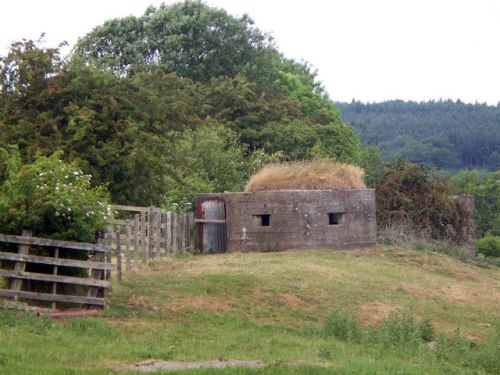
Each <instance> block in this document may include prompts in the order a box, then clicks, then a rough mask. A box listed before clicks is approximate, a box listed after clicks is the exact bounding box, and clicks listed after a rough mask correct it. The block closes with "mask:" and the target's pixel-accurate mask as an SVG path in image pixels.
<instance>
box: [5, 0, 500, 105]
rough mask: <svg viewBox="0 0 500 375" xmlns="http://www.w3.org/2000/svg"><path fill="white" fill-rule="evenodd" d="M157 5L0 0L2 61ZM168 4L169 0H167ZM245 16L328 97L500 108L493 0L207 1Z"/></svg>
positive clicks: (130, 0)
mask: <svg viewBox="0 0 500 375" xmlns="http://www.w3.org/2000/svg"><path fill="white" fill-rule="evenodd" d="M162 2H163V1H161V0H85V1H83V0H74V1H69V0H17V1H14V0H6V1H3V2H2V5H1V7H0V9H1V12H2V14H1V17H0V19H1V21H0V55H5V54H6V53H7V50H8V46H9V44H10V43H11V42H13V41H17V40H20V39H21V38H31V39H37V38H38V36H39V35H40V34H41V33H42V32H45V33H46V40H47V43H46V45H47V46H49V47H55V46H57V44H58V43H59V42H61V41H63V40H67V41H68V42H69V43H70V45H73V44H74V43H75V42H76V40H77V39H78V37H81V36H83V35H85V34H86V33H87V32H90V31H91V30H92V28H93V27H95V26H97V25H100V24H102V23H103V22H104V21H105V20H107V19H111V18H117V17H124V16H127V15H135V16H140V15H142V14H143V13H144V11H145V10H146V8H147V6H148V5H155V6H158V5H159V4H161V3H162ZM165 2H166V3H172V2H174V1H173V0H166V1H165ZM206 2H207V3H208V4H209V5H212V6H218V7H222V8H224V9H226V10H227V11H228V12H229V13H230V14H233V15H241V14H242V13H245V12H246V13H248V14H249V15H250V16H251V17H252V18H253V19H254V21H255V23H256V25H257V27H259V29H261V30H262V31H264V32H269V33H271V34H272V35H273V36H274V38H275V40H276V42H277V45H278V48H279V49H280V51H281V52H282V53H284V54H285V56H287V57H293V58H295V59H298V60H300V59H304V60H306V61H308V62H309V63H311V64H312V66H313V67H314V68H315V69H318V72H319V79H320V80H321V81H322V82H323V84H324V86H325V87H326V89H327V91H328V93H329V94H330V97H331V98H332V99H333V100H335V101H350V100H351V99H353V98H355V99H358V100H361V101H365V102H366V101H369V102H379V101H383V100H389V99H403V100H416V101H421V100H430V99H435V100H438V99H453V100H456V99H460V100H462V101H463V102H469V103H474V102H476V101H477V102H480V103H483V102H486V103H488V104H492V105H496V104H497V103H499V102H500V46H499V37H500V1H498V0H307V1H304V0H288V1H286V0H282V1H279V0H206Z"/></svg>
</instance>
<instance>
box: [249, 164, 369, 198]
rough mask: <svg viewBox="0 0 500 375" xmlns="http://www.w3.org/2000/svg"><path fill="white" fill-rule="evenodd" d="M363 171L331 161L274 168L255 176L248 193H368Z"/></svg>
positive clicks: (263, 170)
mask: <svg viewBox="0 0 500 375" xmlns="http://www.w3.org/2000/svg"><path fill="white" fill-rule="evenodd" d="M364 177H365V172H364V170H363V169H362V168H360V167H357V166H355V165H350V164H345V163H335V162H332V161H327V160H312V161H297V162H290V163H280V164H270V165H268V166H266V167H264V168H263V169H261V170H260V171H258V172H257V173H255V174H254V175H253V176H252V177H251V178H250V180H249V181H248V183H247V186H246V188H245V191H261V190H331V189H365V188H366V185H365V183H364Z"/></svg>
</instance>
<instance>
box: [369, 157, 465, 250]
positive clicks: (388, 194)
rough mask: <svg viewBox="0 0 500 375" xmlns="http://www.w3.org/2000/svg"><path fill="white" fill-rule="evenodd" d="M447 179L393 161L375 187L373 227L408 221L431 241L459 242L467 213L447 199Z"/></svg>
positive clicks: (417, 167)
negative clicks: (375, 212)
mask: <svg viewBox="0 0 500 375" xmlns="http://www.w3.org/2000/svg"><path fill="white" fill-rule="evenodd" d="M451 190H452V189H451V185H450V184H449V182H448V179H447V178H446V177H445V176H443V175H440V174H437V173H436V172H434V171H432V170H428V169H425V168H424V167H422V166H420V165H417V164H412V163H407V162H404V161H396V162H393V163H390V164H388V165H387V166H386V167H385V172H384V173H381V174H380V176H379V177H378V180H377V181H376V183H375V194H376V204H377V224H378V225H379V227H384V226H386V225H388V223H391V222H401V221H402V222H406V221H409V222H411V223H413V224H414V225H415V226H418V227H419V228H421V229H422V230H425V231H428V232H429V234H430V236H431V237H432V238H433V239H450V240H453V241H455V242H460V240H462V239H461V238H460V234H461V233H462V231H461V228H462V226H463V222H464V221H465V220H466V219H467V213H466V212H465V210H464V209H463V208H462V207H461V206H460V204H459V203H458V202H456V201H454V200H453V198H452V197H451Z"/></svg>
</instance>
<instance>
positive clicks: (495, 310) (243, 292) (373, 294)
mask: <svg viewBox="0 0 500 375" xmlns="http://www.w3.org/2000/svg"><path fill="white" fill-rule="evenodd" d="M499 304H500V272H499V269H498V268H495V269H481V268H477V267H473V266H470V265H466V264H464V263H461V262H459V261H456V260H454V259H452V258H449V257H447V256H444V255H440V254H435V253H427V252H417V251H410V250H402V249H397V248H379V249H378V250H377V251H373V252H330V251H313V252H312V251H308V252H301V251H295V252H283V253H265V254H242V253H235V254H223V255H212V256H187V257H176V258H168V259H166V260H165V261H162V262H159V263H154V264H152V265H151V266H149V267H143V268H139V269H136V270H135V271H133V272H131V273H130V274H127V275H126V276H125V280H124V282H123V284H122V285H115V287H114V289H113V291H112V293H111V294H110V296H109V305H110V308H109V309H107V310H105V311H103V312H102V313H101V314H100V316H98V317H92V318H83V319H73V320H72V319H68V320H63V321H56V322H52V321H50V320H48V319H33V318H31V317H29V316H25V315H22V314H17V313H14V312H12V311H10V310H9V311H8V310H4V311H0V373H2V374H24V373H25V374H29V373H37V374H45V373H46V374H67V373H75V374H76V373H78V374H80V373H97V374H99V373H115V372H119V369H120V368H121V367H122V366H124V365H127V364H133V363H137V362H141V361H144V360H169V359H173V360H211V359H218V358H229V359H242V360H243V359H244V360H259V361H263V362H264V363H265V364H266V366H265V367H264V368H261V369H226V370H220V369H218V370H217V369H202V370H186V371H179V373H182V374H191V373H193V374H212V373H217V374H219V373H227V374H239V373H248V374H289V373H292V374H293V373H296V374H303V373H311V374H313V373H314V374H317V373H319V374H322V373H325V374H329V373H338V374H394V373H404V374H430V373H432V374H434V373H465V374H466V373H471V374H472V373H495V371H496V369H497V368H498V367H497V366H498V361H497V360H495V357H497V354H500V353H499V344H500V343H499V342H497V339H500V334H497V336H495V332H494V330H495V323H496V321H497V320H498V319H499V307H500V306H499ZM339 308H340V309H342V310H344V311H347V312H349V313H352V314H354V315H355V317H356V319H357V321H358V322H360V325H361V327H362V330H363V332H370V329H368V328H365V327H368V326H369V325H373V326H375V327H377V326H380V325H381V324H383V322H384V319H386V318H388V317H389V315H390V314H391V313H392V312H396V311H398V310H400V311H404V312H405V313H406V315H408V316H410V315H411V316H415V317H416V319H417V321H418V320H420V319H421V317H423V316H428V317H430V319H431V321H432V323H433V325H434V326H435V328H436V330H437V331H442V332H445V333H446V334H447V336H448V337H453V335H454V331H455V330H456V329H457V328H460V330H461V337H463V338H464V339H461V340H456V341H449V343H450V345H448V346H446V348H452V347H453V348H452V349H453V350H452V349H450V351H449V353H451V354H446V353H445V352H444V351H443V350H444V349H443V350H441V351H442V353H441V352H440V350H438V351H437V352H434V351H432V350H430V349H429V348H428V347H427V345H426V344H423V343H422V344H420V345H419V346H418V348H416V349H414V350H413V349H412V351H408V350H406V349H405V348H403V347H401V348H398V347H391V348H388V347H381V346H380V345H378V344H377V345H370V344H369V342H368V341H362V342H361V341H359V342H346V341H342V340H338V339H335V338H333V337H331V336H328V335H326V334H325V329H324V326H325V319H326V318H327V317H328V316H329V314H331V312H332V311H334V310H336V309H339ZM497 328H498V326H497ZM367 335H368V334H367ZM492 337H493V338H492ZM442 339H443V340H444V338H442ZM465 339H467V340H471V341H467V340H465ZM450 340H451V339H450ZM485 340H486V341H485ZM492 340H493V341H492ZM438 341H439V340H438ZM483 341H485V342H486V344H484V345H483V344H482V342H483ZM467 342H470V343H471V345H467V347H465V346H463V345H464V343H467ZM476 343H477V344H476ZM460 345H462V346H463V347H459V346H460ZM455 346H456V347H457V348H455ZM483 346H484V347H485V348H486V349H485V350H483V351H481V352H478V354H477V355H476V356H473V357H470V356H468V354H467V352H468V351H474V350H476V351H478V350H479V349H475V348H478V347H479V348H483ZM443 348H444V346H443ZM462 349H463V350H462ZM447 350H448V349H447ZM460 350H462V352H463V353H462V352H461V351H460ZM481 350H482V349H481ZM460 353H462V355H461V354H460ZM483 357H484V358H483ZM478 358H481V359H480V360H479V359H478ZM488 361H489V362H488Z"/></svg>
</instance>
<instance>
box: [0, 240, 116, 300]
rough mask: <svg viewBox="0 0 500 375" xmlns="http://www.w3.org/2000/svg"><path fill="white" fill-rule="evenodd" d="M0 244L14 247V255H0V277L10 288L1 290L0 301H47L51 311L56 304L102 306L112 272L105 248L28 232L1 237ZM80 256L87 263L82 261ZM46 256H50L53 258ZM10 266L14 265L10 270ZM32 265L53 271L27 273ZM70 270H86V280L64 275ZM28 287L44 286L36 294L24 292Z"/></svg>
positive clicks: (108, 253) (28, 291)
mask: <svg viewBox="0 0 500 375" xmlns="http://www.w3.org/2000/svg"><path fill="white" fill-rule="evenodd" d="M0 243H4V244H11V245H15V246H17V253H14V252H6V251H0V277H5V278H8V279H7V280H10V285H7V287H6V288H4V289H0V298H2V297H9V298H19V299H28V300H36V301H49V302H52V308H53V309H55V308H56V303H57V302H62V303H74V304H84V305H97V306H104V305H105V300H104V289H106V288H110V287H111V270H112V269H113V268H114V266H113V264H111V257H110V249H109V247H108V246H106V245H105V244H103V243H97V244H90V243H81V242H72V241H57V240H51V239H46V238H37V237H31V232H29V231H24V232H23V235H22V236H11V235H5V234H0ZM35 248H36V250H37V251H36V255H35V254H30V251H31V252H33V250H34V249H35ZM0 250H6V249H0ZM75 250H76V251H75ZM82 252H83V254H84V255H83V258H85V259H86V260H82V259H81V258H82V256H81V255H82ZM40 254H44V255H43V256H42V255H40ZM47 254H53V256H49V255H47ZM78 254H80V256H78ZM75 255H76V256H75ZM75 257H76V258H78V259H75ZM12 264H14V266H13V267H12ZM34 264H36V265H38V268H40V265H41V267H42V268H43V269H45V270H46V269H47V268H52V273H40V272H30V271H28V270H27V268H28V267H27V265H34ZM9 265H10V267H9ZM47 266H48V267H47ZM70 268H72V269H74V268H77V269H79V270H82V269H83V270H88V276H82V277H78V276H67V275H64V274H65V273H68V272H67V270H68V269H70ZM78 274H83V275H85V272H78ZM37 283H38V284H37ZM61 284H65V285H68V284H70V285H73V287H70V288H68V287H60V285H61ZM28 285H31V286H32V287H33V286H37V285H38V286H40V285H43V286H44V288H42V289H45V290H44V291H43V292H39V291H36V292H35V291H32V290H31V289H33V288H26V286H28ZM47 285H50V292H47V290H46V289H47ZM26 289H28V290H26ZM34 289H37V288H34ZM68 290H71V291H72V292H71V293H76V290H78V291H79V293H78V294H80V295H74V294H71V295H70V294H67V291H68ZM85 292H86V293H85ZM84 294H85V295H84Z"/></svg>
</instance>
